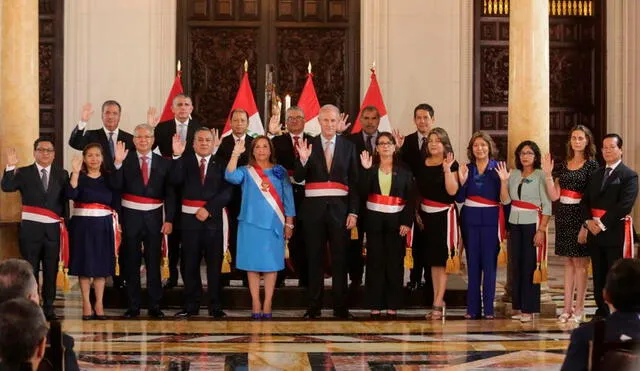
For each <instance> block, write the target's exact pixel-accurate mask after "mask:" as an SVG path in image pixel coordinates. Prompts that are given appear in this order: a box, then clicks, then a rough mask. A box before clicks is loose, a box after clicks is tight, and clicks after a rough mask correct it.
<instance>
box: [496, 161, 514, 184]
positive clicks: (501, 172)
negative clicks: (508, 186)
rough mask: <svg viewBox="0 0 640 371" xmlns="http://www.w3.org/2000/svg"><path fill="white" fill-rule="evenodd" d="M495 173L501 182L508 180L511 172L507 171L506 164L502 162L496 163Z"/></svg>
mask: <svg viewBox="0 0 640 371" xmlns="http://www.w3.org/2000/svg"><path fill="white" fill-rule="evenodd" d="M496 172H497V173H498V176H499V177H500V180H502V181H507V180H509V176H511V171H510V170H509V169H507V163H506V162H504V161H500V162H499V163H498V167H496Z"/></svg>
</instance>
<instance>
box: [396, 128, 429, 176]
mask: <svg viewBox="0 0 640 371" xmlns="http://www.w3.org/2000/svg"><path fill="white" fill-rule="evenodd" d="M400 159H401V160H402V162H404V163H405V164H407V165H408V166H409V168H410V169H411V172H412V173H413V176H416V175H417V174H418V169H420V167H421V166H422V165H423V163H424V158H423V157H422V153H420V147H419V146H418V132H415V133H412V134H409V135H407V136H406V138H404V143H403V144H402V148H400Z"/></svg>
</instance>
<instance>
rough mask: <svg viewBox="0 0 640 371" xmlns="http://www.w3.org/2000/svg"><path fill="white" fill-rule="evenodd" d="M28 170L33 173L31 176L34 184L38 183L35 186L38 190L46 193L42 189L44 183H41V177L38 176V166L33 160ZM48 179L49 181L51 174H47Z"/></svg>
mask: <svg viewBox="0 0 640 371" xmlns="http://www.w3.org/2000/svg"><path fill="white" fill-rule="evenodd" d="M29 171H31V173H32V174H33V175H32V176H33V178H34V180H35V182H36V184H38V185H37V187H38V189H39V190H40V192H42V193H43V194H45V195H46V194H47V192H46V191H45V190H44V185H43V184H42V178H41V177H40V173H39V172H38V167H37V166H36V164H35V162H34V163H33V165H31V169H30V170H29ZM49 181H51V174H49Z"/></svg>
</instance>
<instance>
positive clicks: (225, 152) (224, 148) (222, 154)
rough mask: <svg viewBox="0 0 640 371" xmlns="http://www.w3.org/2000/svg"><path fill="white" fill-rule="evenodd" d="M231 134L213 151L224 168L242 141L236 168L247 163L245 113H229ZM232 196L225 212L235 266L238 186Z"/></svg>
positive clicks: (239, 189)
mask: <svg viewBox="0 0 640 371" xmlns="http://www.w3.org/2000/svg"><path fill="white" fill-rule="evenodd" d="M230 121H231V122H230V125H231V134H230V135H227V136H226V137H224V138H222V141H221V142H220V146H219V147H218V149H217V152H216V151H215V150H214V153H215V155H216V157H217V158H218V159H219V161H220V162H221V163H222V164H223V166H224V167H225V168H226V167H227V164H228V163H229V160H230V159H231V153H232V152H233V147H235V145H236V142H238V141H241V140H244V144H245V148H247V151H245V152H244V153H242V154H241V155H240V158H238V167H240V166H245V165H246V164H248V163H249V156H248V155H247V153H249V150H248V149H249V148H251V143H252V142H253V137H251V136H250V135H247V129H248V127H249V114H248V113H247V111H245V110H243V109H235V110H233V111H232V112H231V120H230ZM232 187H233V194H232V196H231V201H229V204H228V205H227V212H228V214H229V251H230V253H231V256H232V264H233V265H234V266H235V261H236V259H235V257H236V249H237V248H236V242H237V236H238V215H239V214H240V202H241V200H242V190H241V188H240V186H235V185H234V186H232ZM246 277H247V275H246V272H243V273H242V280H243V282H244V283H245V286H248V284H247V278H246ZM224 284H225V285H227V284H228V279H225V280H224Z"/></svg>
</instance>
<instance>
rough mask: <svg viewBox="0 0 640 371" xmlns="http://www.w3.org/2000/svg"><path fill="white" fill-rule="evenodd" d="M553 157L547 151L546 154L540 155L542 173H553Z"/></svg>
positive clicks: (548, 174)
mask: <svg viewBox="0 0 640 371" xmlns="http://www.w3.org/2000/svg"><path fill="white" fill-rule="evenodd" d="M553 165H554V162H553V157H552V156H551V153H547V154H546V155H544V157H542V171H544V174H545V175H546V176H548V177H549V176H552V175H551V174H552V173H553Z"/></svg>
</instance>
